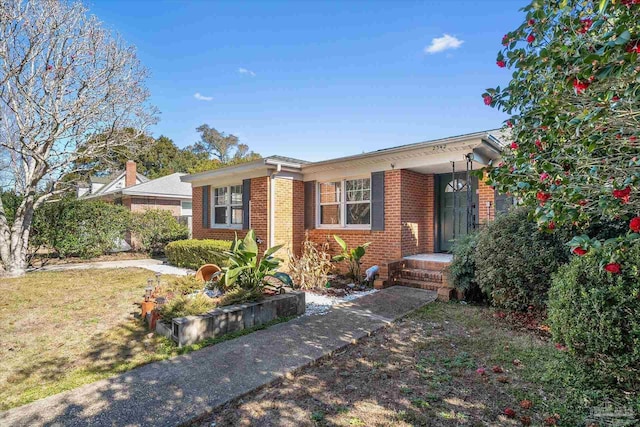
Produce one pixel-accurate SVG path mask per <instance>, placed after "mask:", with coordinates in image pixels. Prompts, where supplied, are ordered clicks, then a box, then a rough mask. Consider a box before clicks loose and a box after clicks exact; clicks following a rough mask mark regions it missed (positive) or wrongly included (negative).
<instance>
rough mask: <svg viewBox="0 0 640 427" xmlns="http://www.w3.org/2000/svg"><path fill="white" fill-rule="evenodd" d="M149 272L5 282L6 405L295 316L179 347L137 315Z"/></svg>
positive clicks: (2, 387)
mask: <svg viewBox="0 0 640 427" xmlns="http://www.w3.org/2000/svg"><path fill="white" fill-rule="evenodd" d="M149 277H154V274H153V273H152V272H149V271H146V270H141V269H117V270H76V271H65V272H47V273H31V274H28V275H27V276H25V277H22V278H18V279H7V280H3V281H1V282H0V293H1V294H2V295H3V298H2V299H1V300H0V360H1V361H2V363H0V410H7V409H10V408H13V407H16V406H20V405H24V404H26V403H29V402H32V401H34V400H38V399H41V398H44V397H47V396H51V395H53V394H56V393H60V392H63V391H66V390H70V389H73V388H76V387H79V386H81V385H84V384H88V383H91V382H94V381H98V380H101V379H104V378H108V377H111V376H114V375H117V374H119V373H122V372H126V371H128V370H131V369H133V368H136V367H139V366H142V365H145V364H147V363H151V362H156V361H160V360H164V359H168V358H170V357H174V356H178V355H181V354H186V353H190V352H192V351H196V350H199V349H201V348H203V347H206V346H210V345H215V344H217V343H220V342H223V341H226V340H229V339H233V338H237V337H240V336H243V335H246V334H249V333H251V332H254V331H256V330H259V329H264V328H267V327H269V326H271V325H273V324H276V323H280V322H284V321H287V320H290V319H291V318H290V317H289V318H281V319H276V320H275V321H273V322H270V323H268V324H264V325H261V326H258V327H255V328H252V329H246V330H242V331H239V332H236V333H233V334H228V335H225V336H222V337H218V338H215V339H207V340H205V341H202V342H200V343H197V344H193V345H190V346H185V347H182V348H179V347H178V346H177V345H176V344H175V343H174V342H173V341H171V340H169V339H166V338H164V337H161V336H157V335H155V334H149V331H148V330H147V328H146V325H145V324H144V323H143V322H142V321H141V320H140V319H139V318H136V317H135V316H134V315H136V314H137V313H139V310H140V309H139V307H138V306H136V305H134V303H135V302H139V301H140V300H141V299H142V296H143V294H144V288H145V286H146V283H147V279H148V278H149ZM162 277H163V278H165V280H169V279H172V276H162Z"/></svg>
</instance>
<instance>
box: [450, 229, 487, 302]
mask: <svg viewBox="0 0 640 427" xmlns="http://www.w3.org/2000/svg"><path fill="white" fill-rule="evenodd" d="M477 244H478V234H477V233H472V234H468V235H466V236H463V237H462V238H460V239H457V240H456V241H455V243H454V245H453V261H452V262H451V264H450V265H449V267H447V275H448V277H449V281H450V282H451V283H452V284H453V285H454V286H455V287H456V289H457V290H459V291H461V292H463V293H464V298H465V299H466V300H468V301H481V300H483V299H484V294H483V293H482V291H481V290H480V287H479V286H478V283H477V282H476V279H475V274H476V246H477Z"/></svg>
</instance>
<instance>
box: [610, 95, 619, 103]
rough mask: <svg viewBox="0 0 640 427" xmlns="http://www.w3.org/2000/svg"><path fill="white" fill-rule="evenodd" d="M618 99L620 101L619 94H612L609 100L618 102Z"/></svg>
mask: <svg viewBox="0 0 640 427" xmlns="http://www.w3.org/2000/svg"><path fill="white" fill-rule="evenodd" d="M618 101H620V97H619V96H614V97H613V98H611V102H618Z"/></svg>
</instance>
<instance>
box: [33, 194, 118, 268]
mask: <svg viewBox="0 0 640 427" xmlns="http://www.w3.org/2000/svg"><path fill="white" fill-rule="evenodd" d="M129 225H130V212H129V211H128V210H127V209H126V208H125V207H123V206H119V205H114V204H112V203H106V202H102V201H96V200H76V199H70V198H67V199H63V200H60V201H56V202H52V203H45V204H44V205H43V206H41V207H40V208H38V209H37V210H36V212H35V215H34V221H33V232H34V233H33V234H34V239H33V241H32V244H35V245H42V246H46V247H48V248H50V249H53V250H54V251H55V252H57V253H58V255H60V256H63V257H64V256H69V255H76V256H80V257H83V258H90V257H94V256H98V255H103V254H105V253H108V252H110V251H112V250H113V249H115V248H116V247H117V246H118V244H119V242H122V240H123V239H124V237H125V234H126V232H127V230H128V228H129Z"/></svg>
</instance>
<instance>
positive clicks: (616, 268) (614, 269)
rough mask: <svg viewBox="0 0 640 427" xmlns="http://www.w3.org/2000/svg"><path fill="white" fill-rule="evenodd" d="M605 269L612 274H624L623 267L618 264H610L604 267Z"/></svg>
mask: <svg viewBox="0 0 640 427" xmlns="http://www.w3.org/2000/svg"><path fill="white" fill-rule="evenodd" d="M604 269H605V271H608V272H609V273H611V274H620V273H621V272H622V266H621V265H620V264H618V263H617V262H610V263H609V264H607V265H605V266H604Z"/></svg>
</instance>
